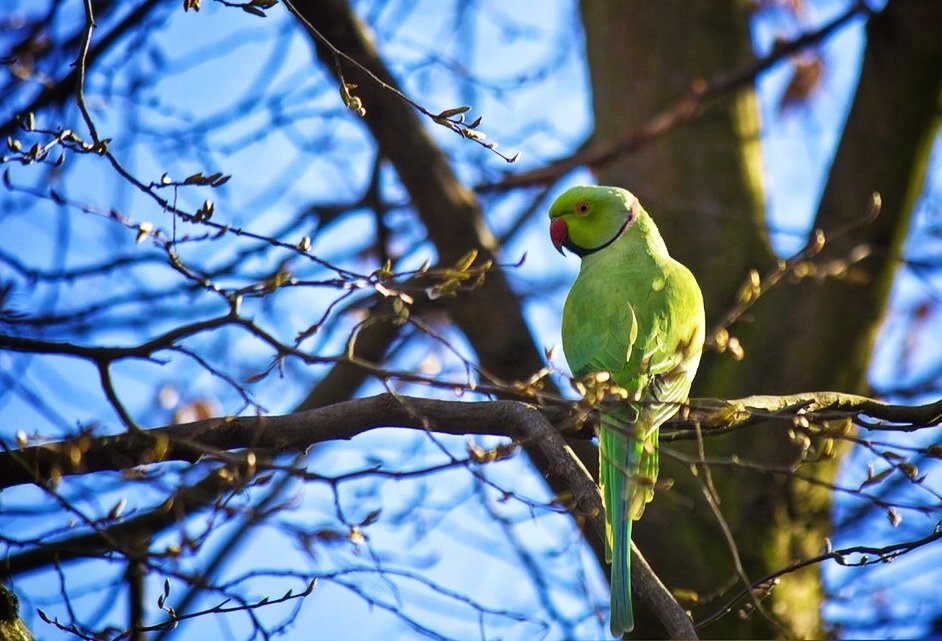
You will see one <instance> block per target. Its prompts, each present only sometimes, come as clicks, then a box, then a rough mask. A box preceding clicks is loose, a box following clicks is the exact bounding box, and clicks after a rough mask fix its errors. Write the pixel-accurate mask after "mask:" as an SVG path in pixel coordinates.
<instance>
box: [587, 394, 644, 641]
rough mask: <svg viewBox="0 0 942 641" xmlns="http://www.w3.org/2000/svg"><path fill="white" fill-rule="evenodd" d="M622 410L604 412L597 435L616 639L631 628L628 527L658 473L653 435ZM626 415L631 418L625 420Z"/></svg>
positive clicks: (635, 415) (637, 514)
mask: <svg viewBox="0 0 942 641" xmlns="http://www.w3.org/2000/svg"><path fill="white" fill-rule="evenodd" d="M625 410H626V411H624V412H623V411H615V412H611V413H609V412H606V413H605V415H603V417H602V429H601V430H600V431H599V481H600V485H601V488H602V500H603V502H604V505H605V534H606V560H607V561H608V562H609V563H610V564H611V566H612V580H611V605H612V612H611V622H610V626H611V630H612V634H613V635H615V636H621V635H622V634H624V633H625V632H630V631H631V630H633V629H634V613H633V610H632V606H631V522H632V521H633V520H636V519H639V518H641V514H642V512H644V506H645V505H646V504H647V502H648V501H650V500H651V497H653V495H654V482H655V480H656V479H657V468H658V460H657V430H652V431H650V433H645V428H644V424H645V421H644V420H643V417H639V416H638V414H637V413H636V412H633V411H632V410H631V409H630V408H625ZM629 412H630V413H631V414H632V416H631V419H629V418H628V417H627V414H628V413H629ZM639 418H640V419H641V420H638V419H639ZM632 419H633V420H632Z"/></svg>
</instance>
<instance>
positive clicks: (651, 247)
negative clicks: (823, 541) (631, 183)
mask: <svg viewBox="0 0 942 641" xmlns="http://www.w3.org/2000/svg"><path fill="white" fill-rule="evenodd" d="M549 216H550V238H551V239H552V241H553V245H555V247H556V249H557V250H559V252H560V253H563V248H564V247H565V248H566V249H568V250H569V251H571V252H572V253H574V254H576V255H578V256H579V257H580V258H581V259H582V265H581V267H580V269H579V275H578V277H577V278H576V282H575V283H573V285H572V289H571V290H570V291H569V296H568V297H567V298H566V304H565V306H564V308H563V324H562V337H563V350H564V351H565V353H566V360H567V361H568V362H569V367H570V369H571V370H572V373H573V375H575V376H579V377H581V376H585V375H587V374H591V373H593V372H609V373H610V375H611V380H612V381H613V382H614V383H616V384H617V385H618V386H619V387H621V388H623V389H624V390H625V391H627V394H628V397H627V400H626V401H625V402H624V403H621V404H614V405H613V404H606V405H604V406H603V407H602V410H601V426H600V429H599V484H600V486H601V490H602V501H603V504H604V506H605V534H606V560H607V561H608V562H609V563H611V565H612V581H611V590H612V594H611V597H612V600H611V603H612V612H611V623H610V625H611V630H612V634H613V635H615V636H621V635H622V634H623V633H625V632H630V631H631V630H632V629H633V628H634V615H633V613H632V608H631V575H630V567H629V563H630V560H631V522H632V521H633V520H637V519H639V518H641V514H642V513H643V512H644V507H645V505H646V504H647V503H648V501H650V500H651V499H652V498H653V496H654V483H655V481H656V479H657V470H658V458H657V457H658V454H657V436H658V428H659V427H660V426H661V424H662V423H664V421H666V420H667V419H668V418H670V417H671V416H672V415H673V414H674V413H675V412H676V411H677V410H678V409H679V405H680V404H681V403H683V402H684V401H685V400H686V399H687V393H688V392H689V391H690V384H691V382H692V381H693V377H694V374H695V373H696V371H697V365H699V363H700V354H701V352H702V350H703V338H704V324H705V322H704V312H703V296H702V294H701V293H700V287H699V286H698V285H697V281H696V280H695V279H694V277H693V274H691V273H690V271H689V270H688V269H687V268H686V267H684V266H683V265H681V264H680V263H678V262H677V261H676V260H674V259H673V258H671V257H670V255H669V254H668V253H667V247H666V246H665V245H664V241H663V240H662V239H661V235H660V234H659V233H658V231H657V227H655V225H654V221H653V220H651V217H650V216H648V214H647V212H646V211H645V210H644V209H643V208H642V207H641V204H640V203H639V202H638V199H637V198H636V197H635V196H634V195H633V194H632V193H631V192H629V191H627V190H625V189H621V188H619V187H600V186H587V187H573V188H572V189H569V190H568V191H566V192H565V193H563V194H562V195H561V196H560V197H559V198H557V199H556V201H555V202H554V203H553V205H552V206H551V207H550V211H549Z"/></svg>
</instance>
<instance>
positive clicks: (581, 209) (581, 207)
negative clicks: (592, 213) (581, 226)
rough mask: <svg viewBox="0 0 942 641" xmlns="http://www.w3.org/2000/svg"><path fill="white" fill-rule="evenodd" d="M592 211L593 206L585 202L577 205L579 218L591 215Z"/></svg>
mask: <svg viewBox="0 0 942 641" xmlns="http://www.w3.org/2000/svg"><path fill="white" fill-rule="evenodd" d="M590 209H592V206H591V205H589V203H587V202H585V201H582V202H579V203H576V215H577V216H585V215H586V214H588V213H589V210H590Z"/></svg>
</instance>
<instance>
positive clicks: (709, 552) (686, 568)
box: [582, 0, 942, 638]
mask: <svg viewBox="0 0 942 641" xmlns="http://www.w3.org/2000/svg"><path fill="white" fill-rule="evenodd" d="M748 5H749V3H747V2H744V1H740V0H723V1H722V2H719V1H718V2H711V3H692V2H687V1H686V0H668V1H664V2H658V3H652V2H646V1H645V0H634V1H632V2H611V1H609V2H606V1H603V0H585V1H584V2H583V3H582V13H583V20H584V25H585V31H586V43H587V49H588V59H589V64H590V70H591V77H592V87H593V93H594V109H595V119H596V129H595V133H594V138H595V139H596V140H599V141H602V140H605V141H610V140H617V139H618V138H621V137H624V136H626V135H628V134H629V133H630V132H632V131H634V130H636V129H637V128H638V127H640V126H641V125H642V124H643V123H644V122H646V121H647V120H648V119H650V118H652V117H653V116H655V115H657V114H658V113H659V112H661V111H662V110H663V109H665V108H666V107H668V106H670V105H671V104H672V103H673V102H674V101H676V100H677V99H678V98H679V97H681V96H683V95H684V94H686V93H688V92H689V91H690V88H691V87H692V86H693V85H694V83H695V82H696V81H698V80H700V79H709V78H711V77H714V76H717V75H718V74H720V73H722V72H726V71H729V70H731V69H735V68H737V67H739V66H741V65H743V64H744V63H745V62H747V61H748V60H749V58H750V56H751V49H750V40H749V25H748V20H749V14H748ZM939 24H942V2H930V1H920V0H909V1H906V0H895V1H893V0H891V2H890V3H889V4H888V6H887V8H886V10H885V11H884V12H883V13H881V14H879V15H877V16H874V17H873V18H871V20H870V23H869V25H868V30H867V34H868V45H867V50H866V54H865V59H864V63H863V70H862V76H861V80H860V85H859V87H858V90H857V94H856V97H855V101H854V105H853V108H852V111H851V113H850V116H849V119H848V122H847V125H846V128H845V131H844V134H843V137H842V141H841V144H840V147H839V150H838V152H837V155H836V158H835V161H834V163H833V165H832V169H831V173H830V175H829V178H828V183H827V186H826V189H825V192H824V195H823V198H822V201H821V204H820V208H819V212H818V215H817V220H816V226H818V227H821V228H823V229H824V230H825V231H826V232H833V231H835V230H837V229H838V228H840V227H845V228H846V226H847V223H848V222H850V221H860V220H863V219H864V218H865V217H866V215H867V213H868V211H869V209H870V195H871V193H872V192H874V191H878V192H880V193H881V195H882V198H883V211H882V214H881V215H880V217H879V219H878V220H877V221H876V223H875V224H872V225H866V226H858V227H856V228H854V229H853V230H852V231H850V232H846V233H845V234H844V235H843V236H840V237H836V236H835V237H832V238H830V239H829V241H828V244H827V245H826V249H825V250H824V252H822V255H821V257H820V259H821V262H826V261H833V260H844V259H846V257H847V256H848V253H849V252H850V250H851V249H852V248H853V247H856V246H858V245H861V244H862V245H864V246H866V247H868V248H869V249H870V250H871V251H870V254H869V256H868V257H867V258H865V259H863V260H861V261H859V262H857V263H855V264H854V265H852V266H851V269H850V270H849V271H847V272H846V273H845V277H842V278H829V279H826V280H817V279H811V278H806V279H804V280H801V281H798V282H796V283H784V284H782V285H780V286H779V287H778V288H776V289H773V290H771V291H770V293H769V294H767V295H766V296H764V297H763V298H762V299H761V300H760V301H759V302H758V304H757V305H756V307H755V308H754V309H753V310H752V311H751V313H750V315H749V317H748V318H746V319H744V320H743V322H741V323H739V324H738V325H736V326H735V327H734V329H733V334H735V335H736V336H737V337H738V338H739V339H740V341H741V342H742V345H743V347H744V350H745V359H744V360H743V361H741V362H736V361H734V360H733V359H732V358H730V357H729V355H726V354H715V353H711V354H706V355H705V357H704V361H703V364H702V365H701V368H700V374H699V376H698V379H697V382H696V384H695V389H694V394H695V395H702V396H715V397H734V396H740V395H745V394H755V393H768V392H775V393H787V392H794V391H798V390H808V389H829V388H833V389H838V390H845V391H859V390H861V388H863V387H865V385H866V378H865V375H866V369H867V365H868V363H869V358H870V353H871V349H872V346H873V342H874V338H875V335H876V331H877V329H878V327H879V323H880V321H881V318H882V316H883V314H884V312H885V308H886V304H887V300H888V294H889V289H890V284H891V283H892V279H893V275H894V273H895V270H896V267H897V265H898V264H899V263H898V260H899V257H900V251H901V246H902V242H903V240H904V239H905V236H906V232H907V229H908V219H909V215H910V212H911V210H912V206H913V203H914V202H915V199H916V198H917V197H918V194H919V193H920V190H921V185H922V180H923V177H924V171H925V163H926V158H927V154H928V149H929V146H930V144H931V142H932V140H933V137H934V134H935V131H936V125H937V122H936V121H937V116H938V113H937V112H938V108H937V97H938V96H939V91H940V87H942V39H940V38H938V36H937V28H938V25H939ZM904 96H905V99H903V98H902V97H904ZM894 97H895V98H894ZM759 152H760V150H759V143H758V114H757V110H756V104H755V97H754V93H753V89H752V87H745V88H744V89H743V90H741V91H740V92H738V93H737V94H736V95H734V96H731V97H730V98H729V99H728V100H726V101H725V102H723V103H722V104H720V105H715V106H713V107H712V108H710V109H709V110H708V111H707V112H706V113H704V114H703V115H702V116H701V117H700V119H699V120H698V121H697V123H696V124H695V125H694V126H688V127H684V128H681V129H678V130H676V131H675V132H673V133H672V134H670V135H669V136H667V137H665V138H662V139H661V140H659V141H657V142H655V143H654V144H652V145H650V146H648V147H646V148H644V149H643V150H642V151H640V152H638V153H636V154H634V155H632V156H631V157H629V158H626V159H624V160H621V161H619V162H617V163H613V164H611V165H609V166H607V167H605V168H603V169H602V170H601V171H600V172H599V181H600V182H602V183H610V184H618V185H622V186H625V187H627V188H629V189H631V190H632V191H634V192H635V193H636V194H638V196H639V197H640V198H641V199H642V202H644V203H645V206H646V208H647V209H648V211H649V212H651V213H652V215H653V216H654V217H655V220H656V221H657V223H658V225H659V227H660V229H661V231H662V233H663V235H664V237H665V240H666V242H667V244H668V247H669V248H670V249H671V252H672V253H673V254H674V255H675V256H676V257H678V258H679V259H680V260H681V261H683V262H684V263H685V264H687V265H688V266H689V267H690V268H691V270H692V271H693V272H694V273H695V275H696V276H697V278H698V280H699V281H700V283H701V286H702V288H703V290H704V298H705V301H706V305H707V317H708V319H712V320H714V321H715V320H717V319H718V318H719V317H720V316H721V315H722V313H723V312H724V311H725V310H726V309H727V308H728V307H729V305H730V304H731V303H732V302H733V301H734V300H735V296H736V294H737V291H738V290H739V288H740V287H741V286H742V284H743V282H744V281H745V278H746V275H747V272H748V270H749V269H750V268H756V269H758V270H759V271H760V273H764V272H765V271H766V270H767V269H768V268H769V267H770V266H771V265H772V258H773V256H772V253H771V251H770V249H769V243H768V239H767V236H766V233H765V227H764V221H765V215H764V211H763V194H762V183H761V159H760V156H759ZM786 432H787V430H786V429H783V427H782V426H781V424H778V425H777V426H776V425H770V426H768V427H767V428H763V427H757V428H755V429H750V430H747V431H743V432H739V433H737V434H735V435H730V436H727V437H724V438H723V439H717V440H714V441H710V442H709V443H707V448H708V449H707V453H708V455H709V456H711V457H723V456H729V455H731V454H736V455H738V456H740V457H742V458H745V459H752V460H760V461H765V462H768V463H770V464H773V465H775V464H779V465H782V464H785V465H787V464H790V463H791V462H793V461H795V460H796V459H797V457H798V455H799V450H798V448H797V447H795V446H794V445H793V444H792V443H790V442H789V440H788V439H787V437H786V435H785V433H786ZM669 449H670V448H665V452H664V454H663V455H662V456H661V461H662V478H671V479H673V480H674V481H675V485H674V486H673V488H672V489H671V490H670V491H662V492H660V493H659V495H658V498H657V500H655V502H654V503H653V504H652V506H651V507H650V508H649V510H648V511H647V512H646V513H645V517H644V519H642V521H641V522H640V523H639V524H638V526H637V527H636V530H635V531H636V537H635V540H636V542H637V543H638V545H639V547H640V548H641V550H642V551H643V552H644V553H645V555H646V556H647V557H648V559H649V561H650V562H651V565H652V566H653V568H654V570H655V572H657V573H658V574H659V576H661V578H662V579H663V580H664V581H665V582H666V583H667V585H668V587H671V588H683V589H688V590H692V591H693V592H695V593H697V594H698V595H700V600H701V602H703V600H704V599H707V598H709V596H710V595H711V594H715V593H716V592H717V591H718V590H721V589H722V588H723V587H724V586H726V587H728V586H729V584H730V583H731V582H733V581H735V580H736V578H737V575H736V571H735V570H734V567H733V562H732V556H731V553H730V551H729V549H728V546H727V545H726V543H725V540H724V538H723V537H722V535H721V530H720V528H719V527H718V525H717V522H716V519H715V518H714V517H713V515H712V513H711V511H710V510H709V509H708V507H707V505H706V503H705V500H704V498H703V494H702V492H701V489H700V486H701V484H702V482H703V481H702V479H700V478H694V477H693V476H692V475H691V474H690V473H689V470H688V468H687V466H685V465H681V464H678V463H677V462H676V461H674V460H671V456H670V452H669ZM677 449H680V448H677ZM694 451H695V450H693V449H691V448H688V449H686V450H685V453H686V454H688V455H692V454H693V453H694ZM836 467H837V466H836V462H835V461H834V460H833V459H832V460H830V461H825V462H822V463H819V464H815V465H813V466H806V468H804V470H803V471H805V472H806V473H814V474H815V475H817V476H818V477H819V478H822V479H823V480H830V479H832V478H833V476H834V474H835V472H836ZM713 481H714V483H715V485H716V489H717V492H718V494H719V496H720V498H721V500H722V503H721V505H720V509H721V510H722V513H723V515H724V517H725V520H726V521H727V523H728V525H729V527H730V529H731V530H732V533H733V536H734V537H735V540H736V542H737V544H738V552H739V554H740V556H741V559H742V562H743V565H744V568H745V572H746V574H747V575H748V576H749V577H750V578H752V579H755V578H758V577H761V576H762V575H764V574H766V573H767V572H770V571H772V570H776V569H779V568H781V567H784V566H786V565H787V564H788V563H789V562H790V561H792V560H795V559H797V558H802V557H806V556H810V555H812V554H814V553H817V552H819V551H820V548H821V546H822V545H823V542H824V538H825V537H826V536H828V534H829V531H830V497H829V495H828V493H827V492H826V491H825V490H823V489H822V488H814V487H811V488H809V486H808V485H807V484H803V483H799V482H796V481H795V480H794V479H791V478H783V477H780V476H762V477H755V476H751V475H748V474H747V473H745V472H737V471H736V470H735V469H733V468H731V467H725V468H715V469H713ZM822 601H823V593H822V590H821V585H820V578H819V574H818V571H817V570H816V569H814V568H809V569H807V570H805V571H803V572H800V573H796V574H793V575H789V576H788V577H786V578H785V579H783V581H782V584H781V585H780V586H779V587H777V588H775V589H774V590H773V592H772V594H771V596H770V599H769V600H766V601H765V602H764V605H765V606H766V607H767V608H768V609H769V610H771V611H772V612H773V613H774V615H775V616H777V617H779V618H780V619H781V621H782V622H783V623H784V624H785V625H786V626H787V627H788V628H789V629H790V630H791V633H792V634H795V635H797V636H799V637H805V638H807V637H820V636H821V635H822V623H821V618H820V612H819V607H820V604H821V603H822ZM722 602H723V598H720V599H719V600H717V601H712V602H710V603H706V604H704V605H703V606H702V607H694V613H695V615H699V616H701V617H702V616H704V615H706V614H708V613H710V612H712V611H713V610H715V609H716V608H717V607H719V605H720V604H721V603H722ZM702 632H703V634H704V635H705V636H720V637H729V638H744V637H756V638H767V637H770V636H775V635H781V634H782V632H781V630H779V629H777V627H776V626H775V625H773V624H772V623H771V622H770V621H768V620H767V619H766V618H765V617H763V616H761V615H758V614H755V613H753V614H752V616H750V617H747V618H740V617H738V616H736V614H735V612H734V613H733V614H731V615H729V616H726V617H724V618H723V619H721V620H720V621H719V622H718V623H716V624H714V625H711V626H710V627H708V628H706V629H705V630H703V631H702ZM637 634H638V635H639V636H641V637H652V636H656V635H657V634H659V631H658V627H657V626H656V624H653V622H652V621H651V620H650V619H648V618H647V617H646V616H645V613H643V612H640V613H639V616H638V628H637Z"/></svg>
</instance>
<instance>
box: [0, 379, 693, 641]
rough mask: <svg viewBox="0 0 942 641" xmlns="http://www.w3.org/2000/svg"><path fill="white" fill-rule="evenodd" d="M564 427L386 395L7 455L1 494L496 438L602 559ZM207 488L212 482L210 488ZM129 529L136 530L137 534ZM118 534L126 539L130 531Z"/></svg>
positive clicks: (514, 414) (97, 544) (678, 628)
mask: <svg viewBox="0 0 942 641" xmlns="http://www.w3.org/2000/svg"><path fill="white" fill-rule="evenodd" d="M551 418H552V421H553V422H551ZM571 424H572V415H571V412H570V411H569V410H568V409H566V408H563V407H560V408H550V409H544V410H542V411H541V410H538V409H536V408H535V407H533V406H530V405H527V404H525V403H520V402H515V401H493V402H479V403H463V402H455V401H436V400H428V399H420V398H404V397H396V396H393V395H391V394H384V395H381V396H373V397H369V398H364V399H357V400H354V401H348V402H344V403H338V404H336V405H332V406H329V407H325V408H322V409H317V410H312V411H309V412H300V413H296V414H290V415H287V416H279V417H239V418H228V419H227V418H223V419H211V420H204V421H197V422H194V423H188V424H182V425H172V426H167V427H161V428H156V429H153V430H149V431H148V432H146V433H145V434H139V433H126V434H122V435H119V436H115V437H100V438H91V439H89V438H87V437H84V438H80V439H76V440H75V441H72V442H65V443H58V444H49V445H43V446H35V447H31V448H26V449H23V450H18V451H7V452H4V453H2V454H0V470H2V472H0V484H2V483H7V484H10V481H11V480H12V479H11V478H10V475H9V474H5V473H7V472H8V471H13V470H17V471H18V474H19V475H20V478H21V479H22V478H23V475H24V474H25V475H26V477H25V480H26V481H29V480H35V481H36V482H44V481H45V479H47V478H48V476H46V475H48V474H54V473H55V474H56V475H59V474H62V475H65V474H77V473H82V472H89V471H93V470H106V469H111V470H118V469H123V468H126V467H131V466H134V465H139V464H142V463H145V462H148V461H152V460H153V458H154V456H155V454H154V450H155V448H157V447H159V448H160V449H161V450H162V451H163V452H164V454H163V457H162V459H161V460H164V461H169V460H196V459H198V458H200V453H201V452H202V453H203V454H204V455H205V453H206V452H213V451H219V450H227V449H242V448H265V449H272V450H274V451H275V452H283V451H289V450H290V451H304V450H306V449H307V448H308V447H309V446H310V445H312V444H314V443H318V442H323V441H325V440H335V439H348V438H352V437H353V436H355V435H356V434H359V433H362V432H364V431H367V430H369V429H372V428H376V427H384V426H389V425H399V426H401V427H410V428H414V429H430V430H435V431H440V432H452V433H465V434H499V435H505V436H509V437H511V438H513V439H514V440H515V441H516V442H518V443H526V444H527V445H528V449H527V451H528V454H529V455H530V458H531V460H532V461H533V464H534V465H535V466H536V467H537V469H539V470H540V471H541V473H542V474H543V475H544V476H545V477H546V479H547V482H548V483H549V484H550V486H552V487H566V488H567V492H566V494H561V495H560V497H559V499H560V500H561V501H564V502H565V505H566V507H567V509H568V510H569V511H570V513H571V514H572V515H573V516H574V518H576V519H577V522H579V523H580V525H581V526H582V527H583V530H584V533H585V536H586V539H587V541H588V542H589V544H590V545H591V546H592V547H593V549H594V550H596V553H597V554H598V555H601V557H602V558H604V536H605V534H604V531H605V526H604V521H603V519H602V503H601V495H600V493H599V490H598V486H597V485H596V484H595V482H594V480H593V479H592V477H591V476H590V475H589V473H588V472H587V471H586V469H585V467H584V466H583V465H582V464H581V463H580V462H579V459H578V458H577V457H576V456H575V455H574V454H573V453H572V451H571V450H570V449H569V447H568V446H567V445H566V444H565V441H564V440H563V439H562V437H561V436H560V429H566V428H567V427H568V426H570V425H571ZM75 448H80V450H81V452H82V453H81V454H80V455H76V452H75ZM70 457H71V458H70ZM75 460H79V464H78V465H77V466H75V465H73V463H72V462H71V461H75ZM53 470H57V472H53ZM4 476H6V478H4ZM211 481H212V477H210V478H209V479H207V482H211ZM21 482H22V481H21ZM221 489H223V488H219V487H211V488H209V489H208V490H207V491H206V493H205V496H206V497H211V496H215V494H216V493H217V492H218V491H220V490H221ZM161 516H168V517H169V516H170V515H168V514H166V513H165V512H162V511H160V510H158V511H155V512H153V513H150V514H149V515H148V518H149V519H158V520H159V519H160V517H161ZM161 523H163V524H164V525H166V524H167V523H169V522H164V521H160V523H152V522H149V524H150V525H152V526H154V525H156V526H158V527H159V526H160V525H161ZM133 525H134V526H135V530H136V528H138V527H140V526H141V524H139V523H134V524H133ZM115 527H116V528H117V529H118V530H119V531H120V532H125V531H127V530H128V528H129V527H131V524H130V523H129V524H121V525H118V526H115ZM105 543H106V538H104V537H103V536H102V534H101V533H92V534H89V535H85V536H82V537H79V538H78V539H73V540H69V541H64V542H61V543H59V544H56V545H55V548H56V550H55V551H56V552H58V553H59V554H60V555H66V556H85V555H88V554H90V553H93V552H95V551H98V550H100V549H101V546H102V545H104V544H105ZM48 556H49V555H48V553H47V552H45V551H44V550H36V551H34V552H29V553H24V554H21V555H17V556H16V557H12V558H11V560H10V561H8V564H7V566H6V570H5V571H6V572H9V573H13V572H16V571H18V570H19V571H23V570H26V569H31V568H33V567H36V565H37V563H40V562H41V560H42V559H43V558H48ZM60 558H61V557H60ZM633 558H634V560H635V563H634V566H633V570H632V579H633V580H634V582H635V586H636V590H637V593H638V595H639V597H640V598H641V599H642V600H643V601H644V602H645V603H647V604H648V606H649V607H650V608H651V609H652V610H653V611H654V612H655V613H656V614H657V616H658V617H659V618H660V619H661V620H662V621H663V622H664V624H665V627H666V628H667V630H668V632H669V634H670V635H671V636H672V637H673V638H694V637H695V634H694V632H693V627H692V624H691V623H690V620H689V619H688V618H687V616H686V614H685V613H684V611H683V609H682V608H681V607H680V606H679V605H678V604H677V602H676V601H675V600H674V599H673V597H672V596H671V595H670V592H669V591H667V589H666V588H665V587H664V586H663V585H662V584H661V583H660V581H658V579H657V577H656V576H654V574H653V573H652V572H651V571H650V568H649V567H648V565H647V563H646V562H645V561H644V559H643V557H641V556H640V553H638V552H637V550H634V551H633Z"/></svg>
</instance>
